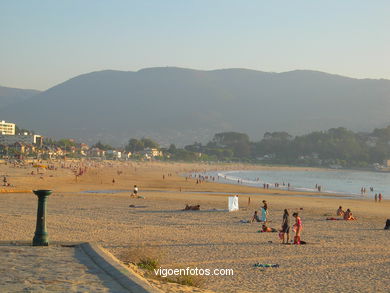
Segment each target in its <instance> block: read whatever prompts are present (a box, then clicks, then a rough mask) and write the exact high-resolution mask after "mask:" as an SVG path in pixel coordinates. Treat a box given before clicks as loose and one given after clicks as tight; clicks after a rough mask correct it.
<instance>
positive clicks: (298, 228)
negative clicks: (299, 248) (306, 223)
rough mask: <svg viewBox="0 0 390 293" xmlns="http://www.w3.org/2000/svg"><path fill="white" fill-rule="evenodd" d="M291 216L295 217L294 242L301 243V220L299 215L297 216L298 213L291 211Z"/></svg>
mask: <svg viewBox="0 0 390 293" xmlns="http://www.w3.org/2000/svg"><path fill="white" fill-rule="evenodd" d="M293 217H294V218H295V224H294V231H295V236H294V244H298V245H299V244H301V232H302V220H301V217H299V215H298V213H293Z"/></svg>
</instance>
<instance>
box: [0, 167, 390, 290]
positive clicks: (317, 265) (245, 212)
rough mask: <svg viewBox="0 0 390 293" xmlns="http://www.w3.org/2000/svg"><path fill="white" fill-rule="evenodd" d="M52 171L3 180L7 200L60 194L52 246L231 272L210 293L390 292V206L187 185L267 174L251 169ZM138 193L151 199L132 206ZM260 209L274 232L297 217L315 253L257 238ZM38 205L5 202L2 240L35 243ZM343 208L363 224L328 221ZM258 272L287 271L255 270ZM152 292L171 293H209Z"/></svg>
mask: <svg viewBox="0 0 390 293" xmlns="http://www.w3.org/2000/svg"><path fill="white" fill-rule="evenodd" d="M50 164H51V165H53V166H54V167H55V168H56V170H55V168H54V170H47V169H39V170H38V173H40V174H37V168H33V167H32V166H31V165H26V166H13V165H4V164H2V165H0V175H4V174H7V175H8V176H9V177H8V180H9V182H10V183H11V184H12V185H13V187H7V188H4V189H5V191H28V190H33V189H52V190H53V191H54V193H53V195H51V196H50V197H49V200H48V216H47V224H48V231H49V237H50V240H51V241H95V242H98V243H99V244H100V245H101V246H103V247H104V248H106V249H108V250H109V251H110V252H111V253H113V254H114V255H115V256H116V257H117V258H118V259H120V260H122V261H123V262H124V263H129V262H133V263H136V262H137V261H138V260H139V259H140V258H142V257H152V258H158V259H159V261H160V266H161V267H162V268H186V267H191V268H196V267H197V268H202V269H211V270H214V269H233V270H234V275H233V276H205V277H202V278H200V279H201V282H202V283H203V284H202V290H212V291H215V292H258V291H265V292H292V291H304V292H309V291H313V290H317V291H319V292H345V291H352V292H389V291H390V282H389V280H388V276H389V274H390V248H389V245H388V239H389V232H388V231H384V230H383V227H384V224H385V221H386V219H387V218H390V216H389V213H388V211H389V208H390V203H389V201H388V200H384V201H383V202H381V203H375V202H374V201H371V200H370V201H369V200H360V199H356V200H355V199H345V198H342V197H340V198H321V197H317V196H318V194H315V195H316V197H310V195H311V194H310V193H307V194H303V193H302V192H300V193H297V192H287V191H281V190H272V189H270V190H263V189H259V188H253V187H246V186H238V185H227V184H219V183H211V182H203V183H201V184H196V181H195V180H194V179H193V178H189V179H187V180H186V178H185V177H184V176H180V175H182V174H184V173H189V172H193V171H198V172H201V171H208V170H244V169H252V168H259V167H258V166H249V165H238V164H236V165H225V164H221V165H203V164H184V163H160V162H155V163H149V162H145V163H137V162H128V163H116V162H114V163H112V162H100V163H90V162H84V163H82V164H81V165H79V163H78V162H70V161H66V162H65V163H64V162H52V163H50ZM50 164H49V165H50ZM80 167H81V168H85V167H86V172H85V174H84V175H82V176H78V178H77V179H76V176H75V175H74V173H73V171H72V169H75V170H76V169H77V170H78V169H79V168H80ZM265 168H271V167H265ZM277 168H285V167H277ZM305 169H308V168H305ZM32 171H34V175H31V172H32ZM313 171H315V170H314V169H313ZM113 179H114V180H113ZM113 181H114V182H113ZM135 184H136V185H137V186H139V189H140V191H139V195H141V196H143V197H144V198H139V199H136V198H130V194H131V190H132V189H133V185H135ZM111 190H122V191H123V192H120V193H111V192H110V191H111ZM86 191H101V192H100V193H88V192H86ZM104 191H106V192H104ZM224 193H226V194H227V193H239V203H240V210H239V211H237V212H231V213H229V212H227V211H226V209H227V201H228V199H227V195H226V194H224ZM254 194H261V195H254ZM300 195H304V196H300ZM249 196H250V197H251V204H250V205H249V206H248V197H249ZM385 198H386V195H385ZM262 200H267V201H268V203H269V210H270V216H269V218H270V223H269V226H270V227H273V228H276V229H279V228H280V225H281V221H282V214H283V209H285V208H287V209H289V210H290V215H291V214H292V212H293V211H298V212H299V213H300V215H301V218H302V221H303V227H304V228H303V232H302V240H304V241H306V242H307V244H306V245H300V246H297V245H282V244H280V241H279V239H278V235H277V234H278V233H258V232H257V231H258V230H259V225H258V224H249V223H240V220H249V219H250V217H251V216H252V214H253V212H254V210H258V209H259V207H260V204H261V201H262ZM187 203H188V204H192V205H197V204H199V205H200V206H201V210H200V211H186V212H185V211H181V210H182V209H183V208H184V206H185V204H187ZM36 204H37V200H36V196H35V195H34V194H32V193H26V192H24V193H6V192H3V193H0V221H1V229H0V240H2V241H12V240H30V239H32V237H33V233H34V230H35V216H36ZM129 205H133V207H130V206H129ZM339 205H341V206H343V207H344V208H350V209H351V210H352V211H353V213H354V215H355V216H356V217H357V218H358V220H357V221H326V220H325V219H326V218H327V217H334V216H335V212H336V210H337V208H338V206H339ZM291 221H293V219H292V217H291ZM291 236H292V235H291ZM255 263H263V264H278V265H279V267H278V268H255V267H254V266H253V265H254V264H255ZM151 282H152V283H153V284H154V285H156V286H157V287H160V288H162V289H163V290H164V291H166V292H201V290H199V289H197V288H191V287H183V286H176V285H166V284H163V282H160V281H151ZM164 286H165V287H164ZM167 286H169V287H167Z"/></svg>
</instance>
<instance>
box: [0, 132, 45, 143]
mask: <svg viewBox="0 0 390 293" xmlns="http://www.w3.org/2000/svg"><path fill="white" fill-rule="evenodd" d="M17 142H19V143H23V144H37V145H42V142H43V138H42V136H40V135H37V134H34V135H29V134H24V135H5V134H0V144H2V145H13V144H15V143H17Z"/></svg>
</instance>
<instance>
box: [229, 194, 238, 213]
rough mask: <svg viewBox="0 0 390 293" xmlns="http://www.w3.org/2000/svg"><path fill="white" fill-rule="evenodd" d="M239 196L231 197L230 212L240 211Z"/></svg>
mask: <svg viewBox="0 0 390 293" xmlns="http://www.w3.org/2000/svg"><path fill="white" fill-rule="evenodd" d="M238 210H239V207H238V196H237V195H236V196H229V212H234V211H238Z"/></svg>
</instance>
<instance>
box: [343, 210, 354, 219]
mask: <svg viewBox="0 0 390 293" xmlns="http://www.w3.org/2000/svg"><path fill="white" fill-rule="evenodd" d="M344 220H346V221H354V220H357V218H355V217H354V216H353V215H352V212H351V210H350V209H347V210H346V211H345V213H344Z"/></svg>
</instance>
